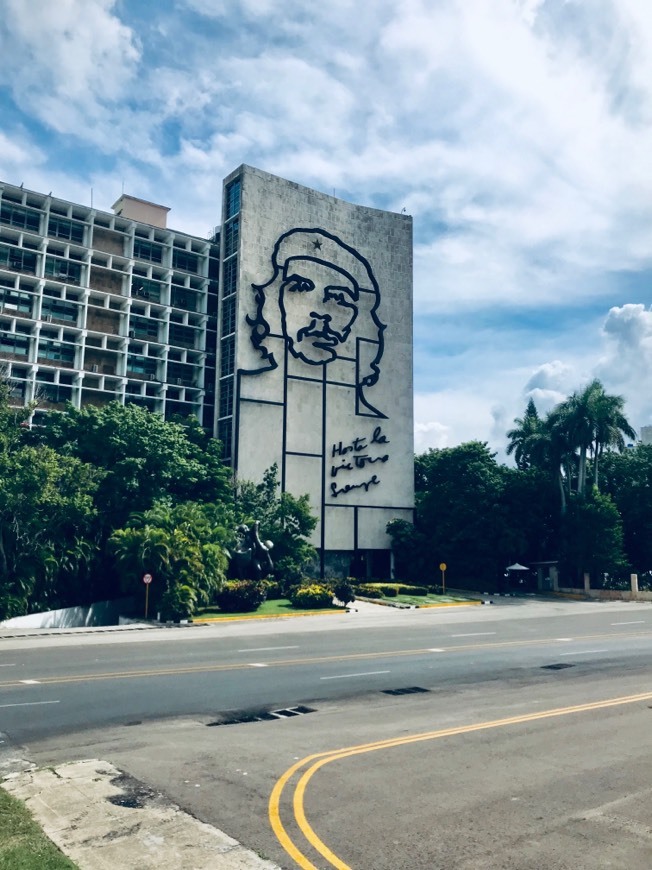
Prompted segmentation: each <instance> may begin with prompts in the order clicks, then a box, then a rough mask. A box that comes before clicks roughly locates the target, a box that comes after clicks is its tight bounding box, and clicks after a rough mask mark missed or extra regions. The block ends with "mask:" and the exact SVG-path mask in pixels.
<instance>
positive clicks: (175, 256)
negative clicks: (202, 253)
mask: <svg viewBox="0 0 652 870" xmlns="http://www.w3.org/2000/svg"><path fill="white" fill-rule="evenodd" d="M172 268H173V269H183V270H184V272H198V271H199V257H198V256H197V254H191V253H190V251H180V250H179V249H178V248H175V249H174V250H173V251H172Z"/></svg>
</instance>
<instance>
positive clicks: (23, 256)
mask: <svg viewBox="0 0 652 870" xmlns="http://www.w3.org/2000/svg"><path fill="white" fill-rule="evenodd" d="M3 266H4V267H5V268H9V269H15V270H16V271H17V272H30V273H31V274H35V273H36V254H34V253H32V251H24V250H23V249H22V248H10V247H9V246H8V245H0V268H2V267H3Z"/></svg>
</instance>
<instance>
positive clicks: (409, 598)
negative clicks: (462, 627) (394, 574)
mask: <svg viewBox="0 0 652 870" xmlns="http://www.w3.org/2000/svg"><path fill="white" fill-rule="evenodd" d="M470 600H471V599H469V598H462V597H461V596H460V595H434V594H431V595H397V596H396V597H395V598H384V599H383V601H397V602H398V603H399V604H421V605H424V604H464V603H465V602H466V601H470Z"/></svg>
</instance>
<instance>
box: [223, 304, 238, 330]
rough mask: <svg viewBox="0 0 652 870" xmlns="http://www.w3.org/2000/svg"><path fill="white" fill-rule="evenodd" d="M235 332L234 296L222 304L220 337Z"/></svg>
mask: <svg viewBox="0 0 652 870" xmlns="http://www.w3.org/2000/svg"><path fill="white" fill-rule="evenodd" d="M232 332H235V296H231V297H230V298H229V299H225V300H224V302H223V303H222V335H230V334H231V333H232Z"/></svg>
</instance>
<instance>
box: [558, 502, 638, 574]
mask: <svg viewBox="0 0 652 870" xmlns="http://www.w3.org/2000/svg"><path fill="white" fill-rule="evenodd" d="M560 557H561V558H560V562H561V567H562V570H566V571H568V573H569V575H570V576H571V577H574V578H575V580H576V582H578V581H581V578H582V575H583V574H584V573H587V572H588V573H589V574H590V575H591V577H592V578H593V581H594V582H595V581H596V580H600V579H601V578H602V576H603V575H604V574H605V573H606V574H611V575H613V574H616V575H618V574H622V573H623V572H624V571H625V570H626V566H627V563H626V558H625V553H624V549H623V526H622V520H621V517H620V514H619V513H618V509H617V507H616V505H615V504H614V503H613V501H612V500H611V498H610V496H608V495H606V494H603V493H600V492H598V491H597V489H593V490H592V491H591V493H590V494H589V495H588V496H587V497H586V498H581V497H578V496H574V497H573V499H572V500H571V502H570V504H569V506H568V511H567V513H566V516H565V517H564V522H563V526H562V542H561V553H560Z"/></svg>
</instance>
